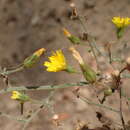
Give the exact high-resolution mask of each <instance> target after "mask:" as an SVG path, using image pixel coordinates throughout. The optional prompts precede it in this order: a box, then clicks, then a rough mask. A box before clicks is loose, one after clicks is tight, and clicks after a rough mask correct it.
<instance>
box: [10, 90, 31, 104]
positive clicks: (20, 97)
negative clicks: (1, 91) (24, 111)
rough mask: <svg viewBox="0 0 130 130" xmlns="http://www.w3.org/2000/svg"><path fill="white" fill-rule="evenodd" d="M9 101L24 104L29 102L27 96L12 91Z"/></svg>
mask: <svg viewBox="0 0 130 130" xmlns="http://www.w3.org/2000/svg"><path fill="white" fill-rule="evenodd" d="M11 99H14V100H18V101H21V102H25V101H28V100H29V96H27V95H25V94H24V93H21V92H18V91H13V92H12V96H11Z"/></svg>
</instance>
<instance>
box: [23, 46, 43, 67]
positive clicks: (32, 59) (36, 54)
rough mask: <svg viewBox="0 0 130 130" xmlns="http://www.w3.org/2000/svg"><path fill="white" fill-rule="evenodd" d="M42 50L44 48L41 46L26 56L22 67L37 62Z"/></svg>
mask: <svg viewBox="0 0 130 130" xmlns="http://www.w3.org/2000/svg"><path fill="white" fill-rule="evenodd" d="M44 52H45V49H44V48H41V49H39V50H37V51H36V52H34V53H33V54H32V55H31V56H29V57H27V58H26V59H25V60H24V62H23V65H24V67H26V68H30V67H32V66H33V65H34V64H36V63H37V62H38V60H39V59H40V56H41V55H42V54H43V53H44Z"/></svg>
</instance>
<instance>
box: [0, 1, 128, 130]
mask: <svg viewBox="0 0 130 130" xmlns="http://www.w3.org/2000/svg"><path fill="white" fill-rule="evenodd" d="M71 3H74V4H75V6H76V8H77V10H78V13H79V14H81V15H83V16H85V17H86V20H85V26H86V28H87V30H88V32H89V33H91V34H92V35H94V36H95V37H96V41H97V45H99V46H104V45H105V44H106V43H107V42H113V41H115V40H116V34H115V27H114V25H112V23H111V19H112V17H114V16H122V17H130V8H129V7H130V0H0V66H1V67H6V68H10V67H15V66H17V65H18V64H21V63H22V61H23V60H24V59H25V58H26V57H28V56H30V55H31V54H32V53H33V52H34V51H36V50H37V49H39V48H42V47H43V48H46V50H47V53H46V54H45V55H43V56H42V58H41V60H40V62H39V63H38V65H37V66H35V67H33V68H30V69H27V70H24V71H22V72H18V73H16V74H12V75H10V76H9V80H10V83H11V84H12V85H50V84H62V83H70V82H77V81H81V80H84V78H83V77H82V75H76V74H67V73H65V72H58V73H49V72H46V71H45V67H43V65H42V64H43V62H44V61H45V60H47V57H48V55H50V54H51V51H52V50H57V49H60V48H64V49H63V52H64V54H65V56H66V57H67V60H68V63H69V64H71V65H73V66H75V67H76V68H77V69H79V68H78V64H77V62H76V61H75V60H74V59H73V57H72V56H71V53H70V52H69V51H68V49H67V48H68V47H69V46H71V43H70V42H69V41H68V40H67V38H66V37H65V36H64V34H63V32H62V28H63V27H66V28H67V29H68V30H69V31H70V32H71V33H72V34H74V35H76V36H81V34H82V33H83V29H82V26H81V25H80V23H79V22H77V21H74V20H71V19H70V17H69V16H70V13H71V8H70V4H71ZM129 34H130V31H129V28H128V30H127V31H126V33H125V36H124V37H123V40H125V41H128V40H129ZM114 49H115V48H113V50H114ZM78 50H79V51H80V53H81V55H82V56H83V58H84V60H85V61H87V62H88V63H89V64H91V65H92V66H94V67H95V61H94V58H92V57H91V56H88V52H87V48H85V47H84V46H81V47H79V48H78ZM128 51H129V50H128ZM126 56H128V53H127V52H126ZM0 86H1V89H2V88H4V87H6V86H5V85H4V83H3V82H2V80H0ZM127 86H128V85H127V84H126V87H127ZM127 90H129V88H127ZM81 91H82V93H83V94H84V95H87V96H88V97H90V98H91V97H92V96H93V94H91V93H90V91H92V90H91V89H90V90H88V89H85V88H82V90H81ZM48 93H49V92H48V91H40V92H39V91H37V92H29V93H28V94H29V95H30V96H32V97H33V98H35V99H43V98H45V97H47V95H48ZM10 95H11V94H2V95H1V96H0V100H1V101H0V111H2V112H5V113H8V114H10V115H14V116H15V117H17V116H18V115H20V112H19V104H18V103H17V102H15V101H12V100H11V99H10ZM53 100H54V106H53V112H52V111H49V110H46V111H45V110H43V111H41V112H40V113H39V114H38V115H37V116H36V118H34V120H33V121H32V122H31V123H30V124H29V126H28V128H27V129H28V130H52V129H58V128H57V127H56V126H55V125H54V124H53V123H52V122H51V117H52V116H53V115H54V114H55V113H67V114H68V115H69V118H67V119H66V120H64V121H63V122H62V125H61V126H60V128H59V129H62V130H65V129H69V130H75V124H76V122H77V120H83V121H84V122H86V123H88V124H89V125H90V127H91V128H94V127H97V126H101V123H100V122H99V121H98V120H97V118H96V114H95V111H97V110H99V111H101V110H100V109H99V108H95V107H93V108H92V107H91V106H89V105H87V104H85V103H84V102H82V101H80V100H78V99H76V97H75V96H74V95H73V93H72V89H64V90H57V91H56V93H55V96H54V99H53ZM115 100H117V101H118V96H117V97H116V96H112V97H110V99H109V101H108V102H107V103H106V104H111V105H112V106H113V107H117V106H118V102H115ZM31 108H34V109H35V108H37V106H36V105H33V104H27V105H26V106H25V113H26V111H29V110H31ZM104 113H105V114H106V115H107V116H108V117H110V118H111V119H112V120H114V121H116V122H120V118H119V115H117V114H116V113H112V112H110V111H106V110H104ZM124 114H125V115H126V120H127V119H128V118H129V117H128V116H127V114H128V110H127V109H126V108H125V112H124ZM90 115H91V116H90ZM22 126H23V125H22V123H19V122H17V121H14V120H11V119H8V118H5V117H2V116H1V117H0V129H2V130H9V129H13V130H20V129H21V128H22Z"/></svg>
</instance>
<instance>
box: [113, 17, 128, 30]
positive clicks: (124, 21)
mask: <svg viewBox="0 0 130 130" xmlns="http://www.w3.org/2000/svg"><path fill="white" fill-rule="evenodd" d="M112 22H113V23H114V24H115V25H116V27H117V28H124V27H127V26H128V25H129V24H130V18H128V17H126V18H121V17H113V18H112Z"/></svg>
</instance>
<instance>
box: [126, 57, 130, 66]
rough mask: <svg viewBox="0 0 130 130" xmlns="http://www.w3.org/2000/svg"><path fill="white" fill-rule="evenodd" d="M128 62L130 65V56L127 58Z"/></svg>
mask: <svg viewBox="0 0 130 130" xmlns="http://www.w3.org/2000/svg"><path fill="white" fill-rule="evenodd" d="M126 63H127V65H130V57H128V58H127V59H126Z"/></svg>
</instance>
